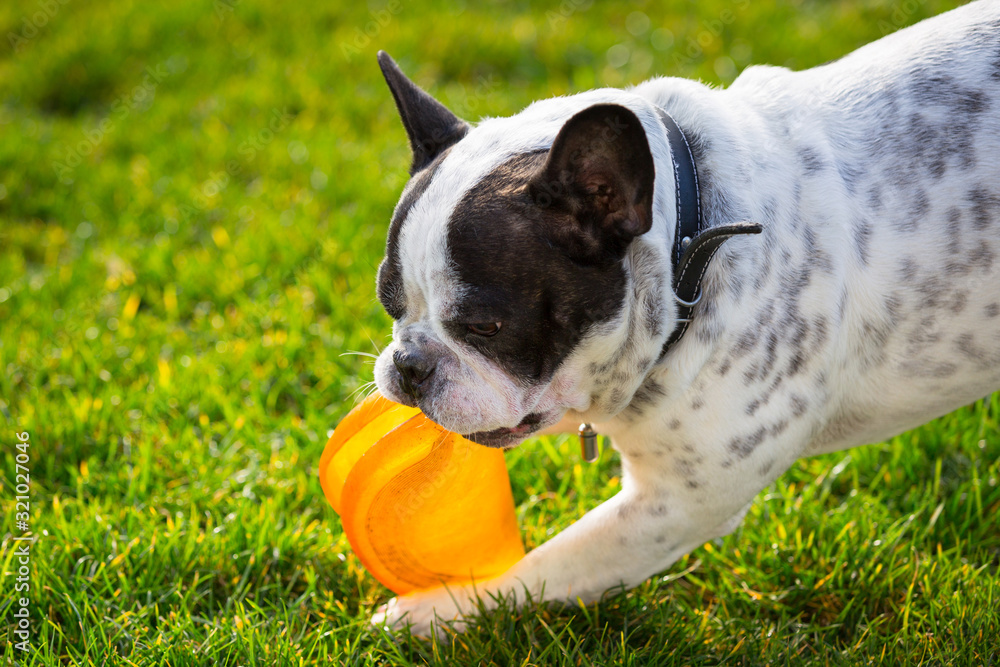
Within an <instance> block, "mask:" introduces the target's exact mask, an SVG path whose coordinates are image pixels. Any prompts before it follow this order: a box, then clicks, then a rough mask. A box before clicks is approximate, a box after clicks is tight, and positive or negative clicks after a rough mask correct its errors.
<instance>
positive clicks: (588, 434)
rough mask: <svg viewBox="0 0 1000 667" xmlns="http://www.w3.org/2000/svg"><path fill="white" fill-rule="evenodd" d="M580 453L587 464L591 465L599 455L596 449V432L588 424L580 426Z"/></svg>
mask: <svg viewBox="0 0 1000 667" xmlns="http://www.w3.org/2000/svg"><path fill="white" fill-rule="evenodd" d="M580 453H581V455H582V456H583V460H584V461H586V462H587V463H593V462H594V461H596V460H597V459H598V457H599V456H600V455H601V453H600V451H598V448H597V431H595V430H594V427H593V426H591V425H590V424H580Z"/></svg>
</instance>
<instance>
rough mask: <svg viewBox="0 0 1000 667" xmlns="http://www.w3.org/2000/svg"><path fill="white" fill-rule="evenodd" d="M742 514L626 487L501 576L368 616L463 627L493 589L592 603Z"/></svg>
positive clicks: (519, 596)
mask: <svg viewBox="0 0 1000 667" xmlns="http://www.w3.org/2000/svg"><path fill="white" fill-rule="evenodd" d="M720 512H721V514H720ZM723 515H724V516H723ZM720 516H721V517H722V518H719V517H720ZM741 516H742V513H741V512H740V511H728V512H727V511H726V510H725V509H724V508H707V507H705V506H704V505H703V504H702V505H700V506H699V507H697V510H696V508H694V507H692V506H690V500H689V499H687V498H684V497H683V495H675V494H671V493H668V492H666V491H664V490H659V491H654V490H652V489H639V488H634V487H633V488H626V489H624V490H623V491H621V492H620V493H619V494H618V495H616V496H615V497H614V498H612V499H611V500H609V501H607V502H605V503H603V504H602V505H600V506H599V507H597V508H596V509H594V510H592V511H591V512H588V513H587V514H586V515H585V516H584V517H583V518H582V519H580V520H579V521H577V522H576V523H574V524H573V525H572V526H570V527H569V528H567V529H566V530H564V531H562V532H561V533H559V534H558V535H556V536H555V537H553V538H552V539H551V540H549V541H548V542H546V543H545V544H543V545H541V546H539V547H537V548H536V549H534V550H532V551H531V552H529V553H528V554H527V556H525V557H524V559H522V560H521V561H520V562H519V563H517V564H516V565H515V566H514V567H512V568H511V569H510V570H509V571H508V572H506V573H505V574H504V575H502V576H500V577H498V578H496V579H493V580H489V581H484V582H479V583H477V584H475V585H466V586H449V587H447V588H439V589H434V590H431V591H425V592H420V593H413V594H410V595H406V596H402V597H399V598H396V599H394V600H392V601H391V602H389V604H387V605H385V606H384V607H382V608H381V609H380V610H379V611H378V613H377V614H376V615H375V617H374V618H373V620H372V622H373V623H374V624H376V625H378V626H388V627H395V626H401V625H409V626H410V628H411V631H412V632H413V633H414V634H418V635H428V634H429V632H430V631H431V626H432V624H433V623H434V621H435V618H437V619H440V620H443V621H455V622H456V623H457V625H458V627H461V626H462V625H463V622H462V618H463V617H464V616H468V615H472V614H474V613H475V612H476V611H477V609H478V605H479V604H482V605H483V606H484V607H485V608H487V609H490V608H492V607H494V606H495V604H496V601H495V600H494V597H495V596H501V597H504V598H507V599H510V598H514V600H515V601H516V602H517V603H518V604H520V603H523V602H524V601H525V599H526V595H527V596H530V598H531V599H533V600H536V601H540V600H560V601H566V602H571V603H572V602H575V601H577V600H579V601H582V602H591V601H593V600H596V599H598V598H600V597H601V595H602V594H603V593H604V592H605V591H608V590H609V589H614V588H619V587H621V586H625V587H626V588H630V587H632V586H635V585H636V584H639V583H640V582H642V581H644V580H645V579H646V578H648V577H649V576H651V575H652V574H654V573H656V572H659V571H660V570H663V569H664V568H666V567H668V566H669V565H670V564H671V563H673V562H674V561H675V560H677V559H678V558H679V557H680V556H682V555H684V554H685V553H687V552H688V551H690V550H691V549H694V548H696V547H698V546H700V545H701V544H703V543H704V542H705V541H707V540H710V539H712V538H713V537H716V536H718V535H721V534H725V533H726V532H728V531H729V530H731V529H732V528H733V527H735V525H736V524H737V523H738V519H739V518H740V517H741ZM706 517H708V520H707V521H706ZM477 599H478V602H477Z"/></svg>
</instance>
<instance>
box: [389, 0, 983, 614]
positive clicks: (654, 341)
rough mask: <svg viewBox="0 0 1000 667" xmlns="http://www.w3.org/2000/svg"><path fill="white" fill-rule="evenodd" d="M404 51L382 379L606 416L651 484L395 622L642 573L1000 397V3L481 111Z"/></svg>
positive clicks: (409, 397)
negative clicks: (846, 462) (736, 66)
mask: <svg viewBox="0 0 1000 667" xmlns="http://www.w3.org/2000/svg"><path fill="white" fill-rule="evenodd" d="M379 63H380V65H381V68H382V71H383V73H384V75H385V79H386V81H387V83H388V85H389V89H390V90H391V92H392V95H393V97H394V99H395V103H396V106H397V107H398V110H399V113H400V116H401V118H402V123H403V125H404V127H405V130H406V134H407V136H408V138H409V143H410V146H411V148H412V153H413V163H412V166H411V167H410V173H411V178H410V180H409V182H408V183H407V185H406V187H405V188H404V190H403V193H402V196H401V199H400V201H399V203H398V205H397V206H396V209H395V211H394V213H393V216H392V220H391V223H390V225H389V230H388V236H387V242H386V254H385V259H384V261H383V262H382V264H381V265H380V267H379V270H378V276H377V292H378V297H379V299H380V300H381V302H382V304H383V305H384V307H385V309H386V311H387V312H388V314H389V315H390V316H391V317H392V318H393V320H394V324H393V340H392V342H391V344H389V345H388V346H387V347H386V348H385V349H384V350H383V351H382V352H381V354H380V355H379V357H378V360H377V362H376V365H375V379H376V383H377V386H378V388H379V390H380V391H381V392H382V393H383V394H384V395H385V396H387V397H389V398H391V399H392V400H394V401H398V402H400V403H405V404H407V405H413V406H419V407H420V408H421V409H422V410H423V411H424V413H426V414H427V415H428V416H429V417H430V418H431V419H432V420H434V421H435V422H437V423H439V424H440V425H442V426H443V427H445V428H447V429H449V430H451V431H455V432H457V433H461V434H464V435H466V437H468V438H470V439H472V440H474V441H475V442H477V443H480V444H482V445H485V446H488V447H503V448H509V447H514V446H515V445H517V444H518V443H520V442H521V441H523V440H524V439H526V438H528V437H529V436H532V435H533V434H538V433H542V432H556V431H558V430H560V429H568V430H573V431H575V430H576V428H577V426H578V425H579V424H581V423H583V424H588V425H591V428H592V429H594V430H596V431H597V432H600V433H602V434H606V435H608V436H610V438H611V442H612V444H613V446H614V448H615V449H616V450H617V451H618V452H619V453H620V455H621V466H622V485H621V490H620V492H619V493H618V494H617V495H615V496H614V497H613V498H612V499H611V500H609V501H607V502H605V503H604V504H602V505H600V506H599V507H597V508H596V509H594V510H593V511H591V512H589V513H587V514H586V515H585V516H583V517H582V518H581V519H580V520H579V521H577V522H576V523H574V524H573V525H572V526H570V527H569V528H567V529H566V530H564V531H562V532H561V533H559V534H557V535H556V536H554V537H553V538H552V539H551V540H549V541H548V542H546V543H545V544H543V545H541V546H539V547H538V548H536V549H534V550H532V551H531V552H529V553H528V554H527V556H526V557H525V558H524V559H523V560H522V561H520V562H519V563H518V564H517V565H515V566H514V567H513V568H512V569H511V570H509V571H508V572H507V573H505V574H503V575H502V576H500V577H498V578H495V579H491V580H486V581H477V582H474V583H473V584H470V585H466V586H450V587H447V588H441V589H437V590H432V591H427V592H422V593H415V594H410V595H406V596H403V597H399V598H396V599H394V600H392V601H391V602H389V603H388V604H387V605H385V606H383V607H382V608H380V609H379V610H378V611H377V613H376V614H375V617H374V619H373V622H374V623H375V624H376V625H378V626H383V627H386V626H387V627H398V626H400V625H402V624H409V625H411V628H412V631H413V632H415V633H417V634H427V633H428V632H431V631H433V629H432V624H433V623H435V622H438V623H440V622H452V621H454V623H455V626H456V627H458V628H459V629H461V627H462V624H463V623H464V622H465V621H464V619H467V618H468V617H469V615H471V614H474V613H477V609H478V607H477V601H478V604H481V605H485V607H486V608H490V607H491V606H493V604H494V601H495V598H497V597H499V596H503V597H506V598H507V599H510V600H514V602H515V603H521V602H523V601H524V600H526V599H528V598H531V599H534V600H536V601H537V600H563V601H568V602H571V603H575V602H577V601H582V602H589V601H593V600H596V599H599V598H600V597H601V595H602V594H603V593H604V592H605V591H608V590H609V589H613V588H618V587H621V586H625V587H632V586H635V585H637V584H639V583H640V582H642V581H644V580H645V579H646V578H648V577H650V576H651V575H653V574H655V573H657V572H659V571H661V570H664V569H665V568H667V567H668V566H670V565H671V563H673V562H674V561H675V560H676V559H678V558H679V557H681V556H682V555H684V554H686V553H688V552H689V551H691V550H693V549H696V548H698V547H699V546H700V545H702V544H704V543H705V542H706V541H708V540H711V539H713V538H716V537H718V536H722V535H725V534H727V533H728V532H730V531H732V530H733V529H734V528H735V527H736V526H737V525H738V524H739V523H740V521H741V520H742V518H743V516H744V514H745V512H746V511H747V508H748V506H749V503H750V502H751V501H752V500H753V498H754V496H756V495H757V494H758V493H759V492H760V491H761V490H762V489H764V488H765V487H766V486H768V485H769V484H770V483H771V482H772V481H774V480H775V478H777V477H778V476H779V475H781V474H782V472H784V471H785V470H786V469H788V468H789V466H791V465H792V464H793V463H794V462H795V460H796V459H798V458H800V457H804V456H812V455H816V454H822V453H824V452H832V451H835V450H839V449H843V448H847V447H852V446H855V445H860V444H864V443H871V442H877V441H880V440H883V439H885V438H888V437H890V436H893V435H895V434H897V433H899V432H901V431H903V430H906V429H909V428H912V427H915V426H917V425H919V424H922V423H924V422H926V421H928V420H930V419H932V418H934V417H937V416H939V415H942V414H944V413H946V412H949V411H951V410H954V409H955V408H958V407H960V406H962V405H965V404H967V403H970V402H972V401H974V400H975V399H978V398H980V397H982V396H984V395H986V394H988V393H990V392H992V391H994V390H996V389H997V388H998V387H1000V257H998V254H997V253H1000V3H998V2H986V1H981V2H973V3H970V4H968V5H966V6H963V7H961V8H959V9H956V10H954V11H951V12H948V13H946V14H943V15H941V16H938V17H935V18H933V19H929V20H926V21H923V22H921V23H919V24H917V25H914V26H912V27H909V28H906V29H904V30H901V31H898V32H895V33H893V34H891V35H888V36H887V37H884V38H883V39H881V40H879V41H877V42H874V43H872V44H870V45H867V46H865V47H863V48H861V49H859V50H857V51H855V52H853V53H851V54H849V55H847V56H845V57H843V58H841V59H840V60H837V61H835V62H832V63H828V64H825V65H823V66H820V67H816V68H813V69H809V70H806V71H801V72H793V71H790V70H788V69H785V68H780V67H767V66H757V67H750V68H748V69H746V70H745V71H744V72H743V73H742V74H740V76H739V77H738V78H737V79H736V80H735V82H734V83H733V84H732V85H731V86H729V87H728V88H726V89H718V88H712V87H709V86H706V85H703V84H701V83H697V82H694V81H689V80H683V79H678V78H656V79H653V80H650V81H647V82H645V83H642V84H640V85H637V86H635V87H633V88H629V89H625V90H618V89H600V90H593V91H589V92H583V93H579V94H575V95H571V96H566V97H557V98H554V99H547V100H543V101H539V102H536V103H534V104H532V105H530V106H529V107H527V108H526V109H525V110H524V111H522V112H520V113H518V114H517V115H514V116H511V117H507V118H488V119H484V120H482V121H480V122H479V123H478V124H475V125H471V124H469V123H467V122H465V121H463V120H461V119H459V118H458V117H456V116H455V115H454V114H453V113H451V112H450V111H449V110H448V109H447V108H445V107H444V106H443V105H442V104H440V103H439V102H437V101H436V100H435V99H434V98H432V97H431V96H430V95H428V94H427V93H426V92H424V91H423V90H421V89H420V88H418V87H417V86H416V85H415V84H414V83H412V82H411V81H410V80H409V79H407V78H406V76H405V75H404V74H403V73H402V72H401V71H400V69H399V68H398V67H397V66H396V64H395V63H394V62H393V61H392V59H391V58H390V57H389V56H388V55H386V54H384V53H380V54H379ZM723 241H724V242H723ZM584 555H585V557H583V556H584Z"/></svg>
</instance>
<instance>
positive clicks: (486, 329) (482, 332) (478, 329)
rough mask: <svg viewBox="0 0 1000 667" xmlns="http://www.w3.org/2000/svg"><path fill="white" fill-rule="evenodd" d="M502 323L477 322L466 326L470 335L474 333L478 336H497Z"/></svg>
mask: <svg viewBox="0 0 1000 667" xmlns="http://www.w3.org/2000/svg"><path fill="white" fill-rule="evenodd" d="M500 325H501V323H500V322H477V323H475V324H469V325H466V326H467V327H468V329H469V333H474V334H476V335H477V336H487V337H489V336H496V335H497V334H498V333H500Z"/></svg>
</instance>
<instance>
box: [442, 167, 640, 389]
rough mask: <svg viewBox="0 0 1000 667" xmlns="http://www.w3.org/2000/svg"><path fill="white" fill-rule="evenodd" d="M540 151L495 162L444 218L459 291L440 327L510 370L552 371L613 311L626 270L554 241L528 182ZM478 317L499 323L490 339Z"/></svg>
mask: <svg viewBox="0 0 1000 667" xmlns="http://www.w3.org/2000/svg"><path fill="white" fill-rule="evenodd" d="M546 156H547V152H537V153H530V154H524V155H518V156H516V157H514V158H511V159H510V160H508V161H507V162H504V163H503V164H501V165H499V166H498V167H496V168H495V169H494V170H493V171H492V172H491V173H489V174H488V175H487V176H485V177H484V178H483V179H482V180H481V181H480V182H479V184H478V185H477V186H476V187H474V188H472V189H471V190H470V191H469V192H468V193H467V194H466V195H465V197H464V198H463V199H462V201H461V202H459V204H458V206H457V207H456V208H455V211H454V212H453V214H452V217H451V219H450V220H449V223H448V252H449V260H450V264H451V266H452V267H453V269H454V271H455V274H456V277H457V278H458V280H459V283H460V284H461V286H462V287H463V288H464V289H465V296H464V298H463V299H462V303H461V304H460V305H459V307H458V310H459V312H457V313H455V315H454V317H453V318H452V321H450V322H446V323H445V328H446V329H447V330H448V331H449V333H450V334H451V335H452V336H453V337H454V338H456V339H458V340H461V341H464V342H465V343H467V344H469V345H471V346H473V347H474V348H476V349H477V350H478V351H479V352H480V353H482V354H483V355H485V356H486V357H488V358H490V359H492V360H494V361H495V362H497V363H498V364H499V365H500V366H502V367H503V368H504V369H505V370H506V371H507V372H508V373H510V374H512V375H514V376H516V377H520V378H524V379H527V380H532V381H545V380H547V379H548V378H550V377H551V375H552V373H553V372H554V371H555V369H556V368H557V367H558V365H559V363H560V362H562V360H563V359H565V358H566V356H567V355H568V354H569V353H570V352H571V351H572V350H573V348H574V347H575V346H576V345H577V344H578V343H579V341H580V340H581V338H582V337H583V336H584V335H585V334H586V332H587V331H588V330H589V329H590V328H591V327H592V326H594V325H595V324H598V323H601V322H605V321H607V320H609V319H611V318H613V317H614V316H615V315H617V314H618V313H619V311H620V310H621V308H622V304H623V302H624V299H625V287H626V276H625V271H624V268H623V265H622V262H621V260H613V259H594V260H593V261H591V262H586V263H585V262H580V261H578V260H574V259H572V258H571V257H570V256H569V254H568V253H566V252H565V251H564V250H562V249H561V248H560V247H558V246H557V245H555V244H554V243H553V240H552V238H551V235H550V234H551V232H552V229H553V225H554V221H553V220H552V219H551V218H552V216H553V215H560V214H559V213H556V212H555V211H553V210H551V209H549V208H545V207H541V206H539V205H538V204H537V203H536V202H535V200H534V199H533V197H532V196H531V193H530V191H529V187H528V185H529V181H530V179H531V178H532V177H533V176H534V175H535V174H536V173H537V172H538V170H539V169H541V168H542V166H543V165H544V164H545V160H546ZM475 322H502V323H503V326H502V328H501V330H500V332H499V333H498V334H497V335H495V336H492V337H482V336H476V335H475V334H472V333H469V331H468V329H467V325H468V324H469V323H475Z"/></svg>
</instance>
